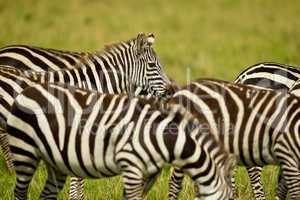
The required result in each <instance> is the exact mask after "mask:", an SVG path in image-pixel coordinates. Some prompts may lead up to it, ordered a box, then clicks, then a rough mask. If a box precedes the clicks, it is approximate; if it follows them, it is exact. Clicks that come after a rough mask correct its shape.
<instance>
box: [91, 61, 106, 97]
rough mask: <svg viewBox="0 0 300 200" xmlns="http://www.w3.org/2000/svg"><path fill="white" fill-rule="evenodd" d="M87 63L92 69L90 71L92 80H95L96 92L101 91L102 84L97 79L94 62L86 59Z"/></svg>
mask: <svg viewBox="0 0 300 200" xmlns="http://www.w3.org/2000/svg"><path fill="white" fill-rule="evenodd" d="M87 65H88V66H89V67H90V68H91V70H92V73H93V76H94V80H95V81H96V87H97V91H98V92H103V89H102V86H101V83H100V79H99V76H98V73H97V71H96V67H95V64H94V63H93V62H92V61H91V60H88V62H87Z"/></svg>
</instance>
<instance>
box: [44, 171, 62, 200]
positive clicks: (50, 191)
mask: <svg viewBox="0 0 300 200" xmlns="http://www.w3.org/2000/svg"><path fill="white" fill-rule="evenodd" d="M47 171H48V178H47V181H46V185H45V187H44V189H43V191H42V193H41V196H40V199H53V200H55V199H57V194H58V192H59V191H60V190H61V189H62V188H63V187H64V185H65V182H66V178H67V176H66V175H65V174H62V173H60V172H58V171H57V170H55V169H53V168H52V167H47Z"/></svg>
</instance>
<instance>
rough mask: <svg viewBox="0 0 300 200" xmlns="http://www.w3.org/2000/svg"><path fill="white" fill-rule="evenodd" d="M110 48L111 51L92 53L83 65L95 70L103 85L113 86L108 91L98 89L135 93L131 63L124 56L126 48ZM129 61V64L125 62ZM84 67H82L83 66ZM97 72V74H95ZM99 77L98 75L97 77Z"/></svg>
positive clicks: (109, 91)
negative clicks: (130, 72) (133, 90)
mask: <svg viewBox="0 0 300 200" xmlns="http://www.w3.org/2000/svg"><path fill="white" fill-rule="evenodd" d="M123 51H124V52H121V50H110V51H109V52H103V53H101V54H99V55H98V54H93V55H91V56H90V57H89V58H88V59H87V60H86V61H85V62H84V63H83V65H84V66H85V67H87V68H90V69H92V71H94V75H96V76H98V79H99V80H100V81H101V80H103V81H104V82H101V84H102V85H104V87H105V86H109V85H111V86H112V88H111V89H110V90H108V91H105V90H103V89H98V91H100V92H106V93H133V92H131V91H132V88H131V84H130V82H131V76H129V72H128V67H126V65H129V68H131V65H132V64H131V63H130V62H129V61H127V60H125V59H128V58H124V57H126V56H125V53H126V52H125V50H123ZM126 62H127V64H125V63H126ZM81 68H82V67H81ZM95 72H96V74H95ZM96 78H97V77H96Z"/></svg>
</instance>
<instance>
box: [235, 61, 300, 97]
mask: <svg viewBox="0 0 300 200" xmlns="http://www.w3.org/2000/svg"><path fill="white" fill-rule="evenodd" d="M299 78H300V69H299V68H298V67H295V66H290V65H286V64H280V63H272V62H263V63H257V64H255V65H252V66H250V67H248V68H247V69H245V70H244V71H243V72H241V73H240V74H239V75H238V77H237V78H236V79H235V81H234V82H235V83H242V84H248V85H254V86H259V87H263V88H269V89H274V90H282V91H288V90H289V88H291V86H292V85H293V84H294V82H295V81H297V80H298V79H299Z"/></svg>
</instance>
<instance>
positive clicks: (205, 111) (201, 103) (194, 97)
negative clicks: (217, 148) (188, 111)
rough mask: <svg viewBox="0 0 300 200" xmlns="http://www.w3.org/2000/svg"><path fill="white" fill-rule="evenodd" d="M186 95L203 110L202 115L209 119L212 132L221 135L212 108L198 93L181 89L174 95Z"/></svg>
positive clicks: (217, 135)
mask: <svg viewBox="0 0 300 200" xmlns="http://www.w3.org/2000/svg"><path fill="white" fill-rule="evenodd" d="M181 95H182V96H185V98H187V99H189V100H190V101H192V102H194V103H195V104H196V105H197V106H199V108H200V109H201V111H202V115H203V116H204V117H205V118H206V120H207V121H208V123H209V125H210V128H211V131H212V134H214V135H215V136H216V137H219V131H218V128H217V123H216V121H215V119H214V115H213V113H212V110H211V109H210V108H209V107H208V106H207V104H206V103H205V102H204V101H203V100H202V99H201V98H200V97H199V96H197V95H196V94H194V93H192V92H191V91H188V90H180V91H178V92H176V93H175V95H174V97H177V96H181Z"/></svg>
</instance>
